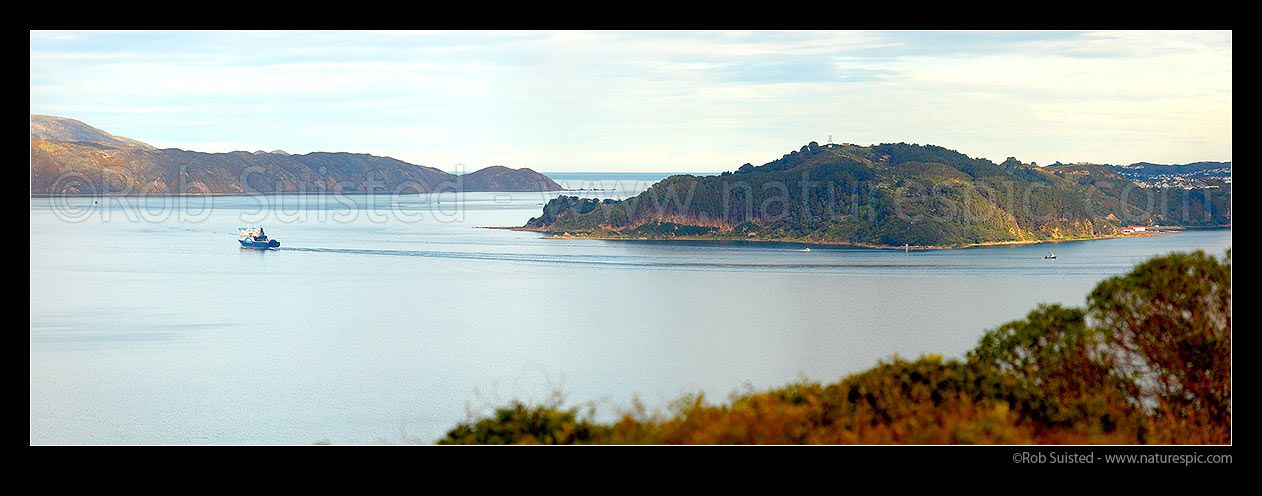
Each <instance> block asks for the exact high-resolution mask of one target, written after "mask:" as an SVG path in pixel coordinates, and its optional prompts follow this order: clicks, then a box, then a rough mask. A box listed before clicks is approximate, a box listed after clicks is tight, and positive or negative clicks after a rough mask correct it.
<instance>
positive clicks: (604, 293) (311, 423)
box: [30, 173, 1231, 445]
mask: <svg viewBox="0 0 1262 496" xmlns="http://www.w3.org/2000/svg"><path fill="white" fill-rule="evenodd" d="M551 176H552V177H554V178H556V179H557V180H558V182H560V183H562V184H563V185H565V186H567V187H569V188H571V189H574V190H576V191H572V192H570V193H568V194H577V195H582V196H591V197H600V198H619V199H620V198H626V197H628V196H630V195H633V194H635V193H637V192H639V191H642V190H643V189H644V188H646V187H648V186H649V185H651V184H652V183H653V182H654V181H656V180H658V179H660V178H662V177H665V176H666V174H580V173H566V174H553V175H551ZM580 189H581V190H582V191H577V190H580ZM557 194H558V193H465V194H455V193H450V192H448V193H443V194H438V195H390V194H376V195H264V196H238V197H229V196H221V197H193V198H173V197H154V198H32V199H31V200H30V202H31V217H30V230H31V234H30V239H31V259H30V269H31V290H30V304H31V306H30V380H31V382H30V406H31V431H30V432H31V437H30V443H31V444H39V445H43V444H75V445H78V444H108V445H132V444H140V445H201V444H231V445H239V444H251V445H252V444H286V445H290V444H312V443H332V444H409V443H431V442H433V441H435V440H436V439H438V438H439V437H441V436H443V435H444V434H445V433H446V432H447V431H448V430H449V429H451V428H453V427H455V426H456V425H457V424H458V423H460V422H463V421H467V420H469V419H470V418H471V416H482V415H487V414H489V413H491V412H492V411H493V409H494V408H495V407H498V406H504V405H507V404H508V403H509V402H511V401H514V400H520V401H523V402H527V403H533V404H545V403H549V402H559V404H560V405H562V406H566V407H579V408H580V409H581V411H583V412H587V411H589V410H594V411H595V414H596V416H597V419H598V420H602V421H609V420H612V419H614V418H616V417H617V416H618V415H619V414H620V413H621V412H624V411H627V410H629V409H630V408H631V407H632V404H633V401H637V400H638V401H639V402H640V403H642V404H644V405H645V406H646V407H648V408H649V409H650V410H660V411H666V410H667V409H668V408H669V406H670V403H671V402H672V401H674V400H676V399H678V398H680V397H683V396H686V395H693V394H697V393H704V394H705V395H706V397H707V398H709V399H710V400H711V401H712V402H724V401H726V400H727V398H728V397H729V395H730V394H732V393H736V392H750V391H759V390H766V389H770V388H775V387H780V386H784V385H786V384H789V383H792V382H796V381H801V380H810V381H818V382H823V383H832V382H836V381H837V380H839V379H841V378H842V377H844V376H845V375H848V374H851V373H855V372H860V371H863V370H865V369H868V368H870V367H872V366H874V365H876V364H877V363H878V362H879V361H882V360H889V359H891V358H893V357H894V356H899V357H903V358H910V359H914V358H916V357H919V356H921V355H927V354H936V355H942V356H944V357H946V358H958V357H962V356H963V355H964V353H965V352H966V351H967V350H968V349H970V348H972V347H973V346H974V345H975V344H976V343H977V341H978V339H979V338H980V337H981V336H982V334H983V333H984V332H985V331H986V330H988V329H993V328H995V327H997V326H999V325H1001V324H1003V323H1005V322H1008V321H1012V320H1016V319H1020V318H1022V317H1024V316H1025V315H1026V314H1027V313H1028V312H1029V311H1030V310H1032V309H1034V308H1035V307H1036V306H1037V305H1039V304H1040V303H1060V304H1064V305H1075V306H1081V305H1083V304H1084V303H1085V297H1086V295H1087V294H1088V293H1089V292H1090V291H1091V289H1092V288H1093V287H1094V286H1095V284H1096V283H1097V282H1099V281H1100V280H1102V279H1104V278H1106V277H1110V276H1114V275H1120V274H1123V273H1125V272H1127V271H1128V270H1129V269H1130V268H1131V267H1132V266H1134V265H1135V264H1137V263H1139V262H1142V261H1144V260H1146V259H1148V258H1149V257H1152V256H1155V255H1161V254H1165V253H1169V252H1172V251H1189V250H1196V249H1200V250H1205V251H1206V252H1207V253H1210V254H1214V255H1218V256H1221V255H1222V254H1223V253H1224V251H1225V250H1226V249H1227V248H1229V247H1230V246H1231V230H1230V229H1205V230H1187V231H1184V232H1181V233H1177V234H1166V235H1161V236H1152V237H1132V238H1118V239H1102V240H1093V241H1077V242H1066V243H1045V244H1035V245H1011V246H994V247H979V248H970V249H962V250H929V251H910V252H903V251H898V250H876V249H862V248H845V247H826V246H810V247H809V248H810V250H809V251H807V250H805V249H806V248H808V246H807V245H801V244H794V243H770V242H704V241H687V242H684V241H680V242H666V241H605V240H582V239H542V237H541V235H540V234H538V233H531V232H515V231H510V230H504V229H489V227H498V226H517V225H521V224H523V223H524V222H525V221H526V220H528V219H530V218H531V217H533V216H537V215H539V213H540V211H541V209H542V204H543V203H545V202H547V201H548V200H549V199H550V198H553V197H555V196H556V195H557ZM246 225H250V226H262V227H263V228H264V229H266V231H267V234H269V235H270V236H272V237H273V238H276V239H278V240H280V242H281V248H280V249H279V250H273V251H260V250H250V249H242V248H240V247H239V245H238V243H237V240H236V237H237V228H238V227H242V226H246ZM1048 252H1055V254H1056V255H1057V256H1058V258H1057V259H1056V260H1044V258H1043V256H1044V255H1046V254H1047V253H1048Z"/></svg>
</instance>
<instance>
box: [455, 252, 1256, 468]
mask: <svg viewBox="0 0 1262 496" xmlns="http://www.w3.org/2000/svg"><path fill="white" fill-rule="evenodd" d="M1230 256H1231V254H1230V251H1228V253H1227V256H1226V257H1225V259H1224V260H1223V261H1219V260H1217V259H1215V258H1214V257H1211V256H1207V255H1205V254H1204V253H1202V252H1199V251H1198V252H1195V253H1191V254H1171V255H1168V256H1165V257H1157V258H1154V259H1152V260H1149V261H1148V262H1145V263H1143V264H1141V265H1139V266H1137V267H1136V268H1135V269H1134V270H1132V271H1131V272H1130V273H1128V274H1126V275H1124V276H1120V277H1114V278H1110V279H1108V280H1105V281H1103V282H1101V283H1100V284H1099V285H1098V286H1097V287H1096V289H1095V290H1094V291H1093V292H1092V293H1091V295H1090V296H1089V298H1088V306H1087V308H1086V309H1079V308H1066V307H1062V306H1059V305H1044V306H1040V307H1039V308H1037V309H1035V310H1034V311H1032V312H1030V314H1029V315H1028V316H1027V317H1026V319H1024V320H1019V321H1015V322H1010V323H1008V324H1005V325H1003V326H1000V327H999V328H997V329H994V330H991V331H989V332H987V333H986V334H985V335H984V336H983V337H982V339H981V340H980V342H979V343H978V345H977V347H976V348H974V349H973V350H971V351H970V352H969V353H968V354H967V355H966V357H965V359H964V360H962V361H961V360H945V361H944V360H943V359H942V358H941V357H936V356H930V357H923V358H920V359H919V360H916V361H906V360H901V359H897V358H895V359H894V360H893V361H890V362H888V363H881V364H879V365H878V366H877V367H874V368H872V369H870V370H867V371H865V372H862V373H859V374H854V375H851V376H848V377H846V378H844V379H842V380H841V381H840V382H838V383H836V384H831V385H826V386H825V385H820V384H817V383H808V382H804V383H799V384H793V385H789V386H787V387H784V388H781V389H777V390H772V391H767V392H763V393H757V394H747V395H744V396H740V397H736V398H734V399H732V400H731V401H730V402H729V404H726V405H709V404H707V403H706V402H705V397H704V396H702V395H698V396H696V397H694V398H690V399H688V400H686V401H681V402H680V403H679V405H678V406H677V408H676V411H675V412H674V413H673V414H671V415H657V414H655V415H649V414H646V413H645V412H644V411H643V409H642V408H641V409H638V410H637V411H635V412H632V413H628V414H625V415H623V417H622V419H621V420H620V421H618V422H616V423H614V424H613V425H601V424H597V423H595V422H592V421H590V420H589V419H580V418H579V417H578V415H577V413H576V410H561V409H558V408H557V407H556V406H540V407H534V408H528V407H526V406H524V405H521V404H514V405H513V406H511V407H510V408H505V409H500V410H498V411H497V412H496V414H495V416H494V417H492V418H486V419H482V420H478V421H476V422H472V423H469V424H461V425H459V426H457V427H456V428H455V429H453V430H452V431H451V432H449V433H448V435H447V437H445V438H444V439H442V440H441V441H440V443H472V444H501V443H522V444H534V443H545V444H584V443H601V444H610V443H612V444H644V443H648V444H923V443H934V444H966V443H967V444H1053V443H1069V444H1144V443H1155V444H1173V443H1192V444H1221V443H1230V442H1231V258H1230Z"/></svg>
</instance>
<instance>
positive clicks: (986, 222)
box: [518, 142, 1231, 249]
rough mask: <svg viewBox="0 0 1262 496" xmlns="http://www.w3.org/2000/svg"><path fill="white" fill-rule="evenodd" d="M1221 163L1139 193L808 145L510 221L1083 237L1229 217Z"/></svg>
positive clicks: (557, 202) (942, 242)
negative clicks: (1189, 179)
mask: <svg viewBox="0 0 1262 496" xmlns="http://www.w3.org/2000/svg"><path fill="white" fill-rule="evenodd" d="M1150 165H1151V164H1150ZM1223 166H1224V167H1225V168H1226V171H1227V176H1226V177H1225V178H1223V177H1221V176H1215V177H1210V176H1205V177H1200V178H1198V180H1197V182H1196V183H1195V184H1196V185H1197V187H1183V186H1181V187H1169V186H1166V187H1150V186H1149V185H1148V184H1147V183H1142V184H1141V183H1139V182H1138V181H1137V180H1132V179H1130V178H1128V177H1126V175H1123V174H1121V173H1119V172H1117V171H1116V170H1117V169H1118V168H1117V167H1113V166H1106V165H1096V164H1072V165H1063V164H1057V165H1054V166H1047V167H1040V166H1038V164H1035V163H1023V162H1021V161H1019V160H1017V159H1016V158H1014V157H1009V158H1008V159H1007V160H1005V161H1003V162H1002V163H998V164H996V163H994V162H991V161H990V160H987V159H984V158H971V157H969V156H967V155H965V154H962V153H959V152H957V151H954V150H949V149H947V148H943V147H940V146H932V145H916V144H907V143H896V144H881V145H872V146H859V145H854V144H848V143H847V144H833V143H829V144H826V145H819V144H818V143H815V142H811V143H809V144H807V145H805V146H803V147H802V148H801V149H800V150H796V151H793V152H790V153H788V154H785V155H784V156H783V157H781V158H780V159H777V160H774V161H771V162H768V163H766V164H764V165H761V166H754V165H752V164H748V163H747V164H745V165H742V166H741V167H739V168H737V169H736V170H735V171H730V172H724V173H722V174H719V175H706V176H696V175H675V176H671V177H668V178H666V179H664V180H662V181H660V182H658V183H657V184H654V185H653V186H651V187H650V188H649V189H647V190H645V191H644V192H643V193H641V194H639V195H636V196H634V197H630V198H626V199H622V200H615V199H603V200H599V199H591V198H580V197H577V196H564V195H562V196H558V197H557V198H555V199H553V200H551V201H549V202H548V203H547V204H546V205H544V207H543V212H542V213H541V214H540V215H539V216H538V217H535V218H532V219H530V220H529V221H528V222H526V224H525V225H523V226H520V227H518V229H519V230H529V231H539V232H544V233H549V234H553V235H559V236H560V237H587V238H599V239H715V240H718V239H731V240H753V241H794V242H802V243H819V244H841V245H852V246H865V247H879V248H898V249H904V248H920V249H925V248H958V247H965V246H975V245H983V244H1003V243H1026V242H1042V241H1059V240H1075V239H1094V238H1101V237H1112V236H1120V235H1124V234H1126V232H1133V231H1135V229H1133V228H1132V229H1129V230H1128V227H1130V226H1145V227H1147V228H1149V229H1148V230H1149V231H1151V227H1153V226H1221V225H1230V223H1231V181H1230V163H1225V164H1224V165H1223ZM1198 170H1201V169H1198Z"/></svg>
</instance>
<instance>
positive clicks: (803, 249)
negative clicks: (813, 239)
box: [802, 246, 811, 251]
mask: <svg viewBox="0 0 1262 496" xmlns="http://www.w3.org/2000/svg"><path fill="white" fill-rule="evenodd" d="M802 251H811V247H809V246H808V247H806V248H802Z"/></svg>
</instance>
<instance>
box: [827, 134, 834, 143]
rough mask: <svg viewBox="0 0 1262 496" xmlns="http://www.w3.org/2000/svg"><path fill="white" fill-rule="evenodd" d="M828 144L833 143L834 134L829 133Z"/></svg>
mask: <svg viewBox="0 0 1262 496" xmlns="http://www.w3.org/2000/svg"><path fill="white" fill-rule="evenodd" d="M828 144H830V145H831V144H833V135H831V134H830V135H828Z"/></svg>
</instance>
